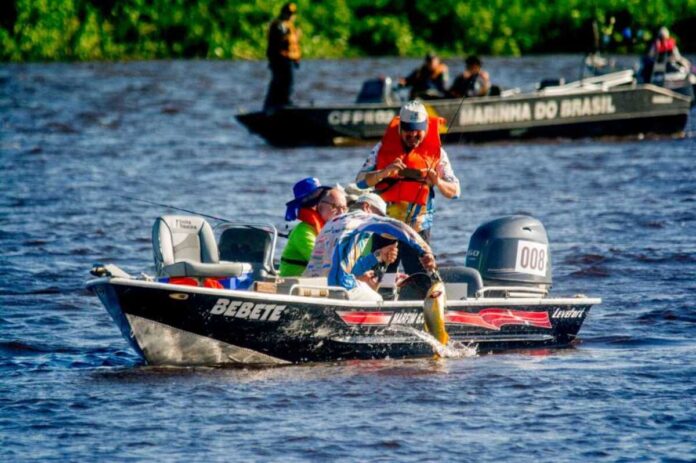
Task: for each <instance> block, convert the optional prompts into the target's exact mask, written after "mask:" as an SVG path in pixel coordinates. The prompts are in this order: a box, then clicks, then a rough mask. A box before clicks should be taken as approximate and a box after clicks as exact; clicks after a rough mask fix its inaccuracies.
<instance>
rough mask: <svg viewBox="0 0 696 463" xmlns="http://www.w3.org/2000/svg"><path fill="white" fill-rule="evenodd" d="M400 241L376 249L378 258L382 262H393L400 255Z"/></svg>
mask: <svg viewBox="0 0 696 463" xmlns="http://www.w3.org/2000/svg"><path fill="white" fill-rule="evenodd" d="M398 244H399V243H398V242H396V243H392V244H390V245H389V246H385V247H383V248H380V249H378V250H377V251H375V254H376V257H377V260H378V261H379V262H380V263H382V264H393V263H394V262H396V259H397V258H398V257H399V249H398Z"/></svg>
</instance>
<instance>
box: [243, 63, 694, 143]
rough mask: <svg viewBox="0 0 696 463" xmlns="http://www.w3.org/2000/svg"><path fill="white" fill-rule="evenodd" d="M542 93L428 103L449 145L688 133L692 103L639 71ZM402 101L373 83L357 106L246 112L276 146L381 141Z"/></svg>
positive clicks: (248, 121)
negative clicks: (640, 78)
mask: <svg viewBox="0 0 696 463" xmlns="http://www.w3.org/2000/svg"><path fill="white" fill-rule="evenodd" d="M555 84H556V85H548V82H547V84H546V85H544V86H543V88H540V89H539V90H536V91H534V92H529V93H520V92H519V91H518V90H509V91H504V92H502V93H501V94H500V95H496V96H486V97H478V98H465V99H463V100H461V99H437V100H435V99H434V100H426V101H424V103H425V104H426V107H427V108H428V111H429V113H430V114H431V115H433V116H436V115H437V116H440V117H442V118H443V119H444V120H446V121H447V124H446V127H443V128H442V130H443V131H442V133H441V137H442V138H443V140H444V141H445V142H454V143H456V142H469V141H494V140H509V139H528V138H537V137H542V138H554V139H555V138H577V137H598V136H607V135H610V136H626V135H629V136H630V135H637V134H681V133H683V131H684V128H685V126H686V123H687V120H688V116H689V111H690V107H691V98H690V97H689V96H685V95H682V94H680V93H677V92H675V91H673V90H670V89H667V88H663V87H658V86H656V85H652V84H637V83H636V80H635V77H634V73H633V71H632V70H625V71H619V72H615V73H610V74H605V75H601V76H593V77H589V78H586V79H582V80H580V81H576V82H570V83H567V84H565V83H564V84H560V82H555ZM400 104H401V101H400V100H399V98H398V97H397V96H395V95H393V91H392V90H391V84H390V83H389V80H385V79H375V80H371V81H367V82H365V84H364V85H363V90H362V91H361V94H360V95H359V96H358V99H357V102H356V103H353V104H345V105H335V106H292V107H286V108H281V109H277V110H274V111H258V112H249V113H242V114H238V115H237V119H238V120H239V122H241V123H242V124H243V125H244V126H245V127H246V128H247V129H248V130H249V131H251V132H252V133H255V134H257V135H259V136H261V137H263V138H264V139H265V140H266V141H267V142H268V143H270V144H272V145H276V146H301V145H350V144H356V143H365V142H375V141H377V140H379V139H380V138H381V137H382V135H383V134H384V131H385V129H386V127H387V125H388V124H389V122H390V121H391V120H392V118H393V117H394V116H396V115H397V114H398V113H399V107H400Z"/></svg>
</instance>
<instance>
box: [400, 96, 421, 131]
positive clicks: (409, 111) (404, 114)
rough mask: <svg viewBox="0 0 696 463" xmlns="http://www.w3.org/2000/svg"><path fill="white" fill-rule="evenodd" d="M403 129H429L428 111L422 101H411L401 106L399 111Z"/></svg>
mask: <svg viewBox="0 0 696 463" xmlns="http://www.w3.org/2000/svg"><path fill="white" fill-rule="evenodd" d="M399 119H400V120H401V130H407V131H408V130H427V129H428V111H426V110H425V106H423V103H421V102H420V101H415V100H414V101H409V102H408V103H406V104H405V105H403V106H402V107H401V111H400V112H399Z"/></svg>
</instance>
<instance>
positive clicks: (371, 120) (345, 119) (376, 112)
mask: <svg viewBox="0 0 696 463" xmlns="http://www.w3.org/2000/svg"><path fill="white" fill-rule="evenodd" d="M394 116H396V112H395V111H394V110H393V109H347V110H342V111H331V112H330V113H329V116H328V120H329V124H331V125H359V124H363V125H387V124H389V122H391V120H392V119H393V118H394Z"/></svg>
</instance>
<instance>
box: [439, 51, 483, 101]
mask: <svg viewBox="0 0 696 463" xmlns="http://www.w3.org/2000/svg"><path fill="white" fill-rule="evenodd" d="M465 64H466V69H465V70H464V72H462V73H461V74H459V75H458V76H457V77H456V78H455V79H454V82H453V83H452V87H450V89H449V92H448V94H449V96H451V97H452V98H466V97H474V96H486V95H488V92H489V90H490V89H491V79H490V76H489V75H488V73H487V72H486V71H484V70H483V69H482V66H483V63H482V62H481V60H480V59H479V57H478V56H473V55H472V56H469V57H467V59H466V61H465Z"/></svg>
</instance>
